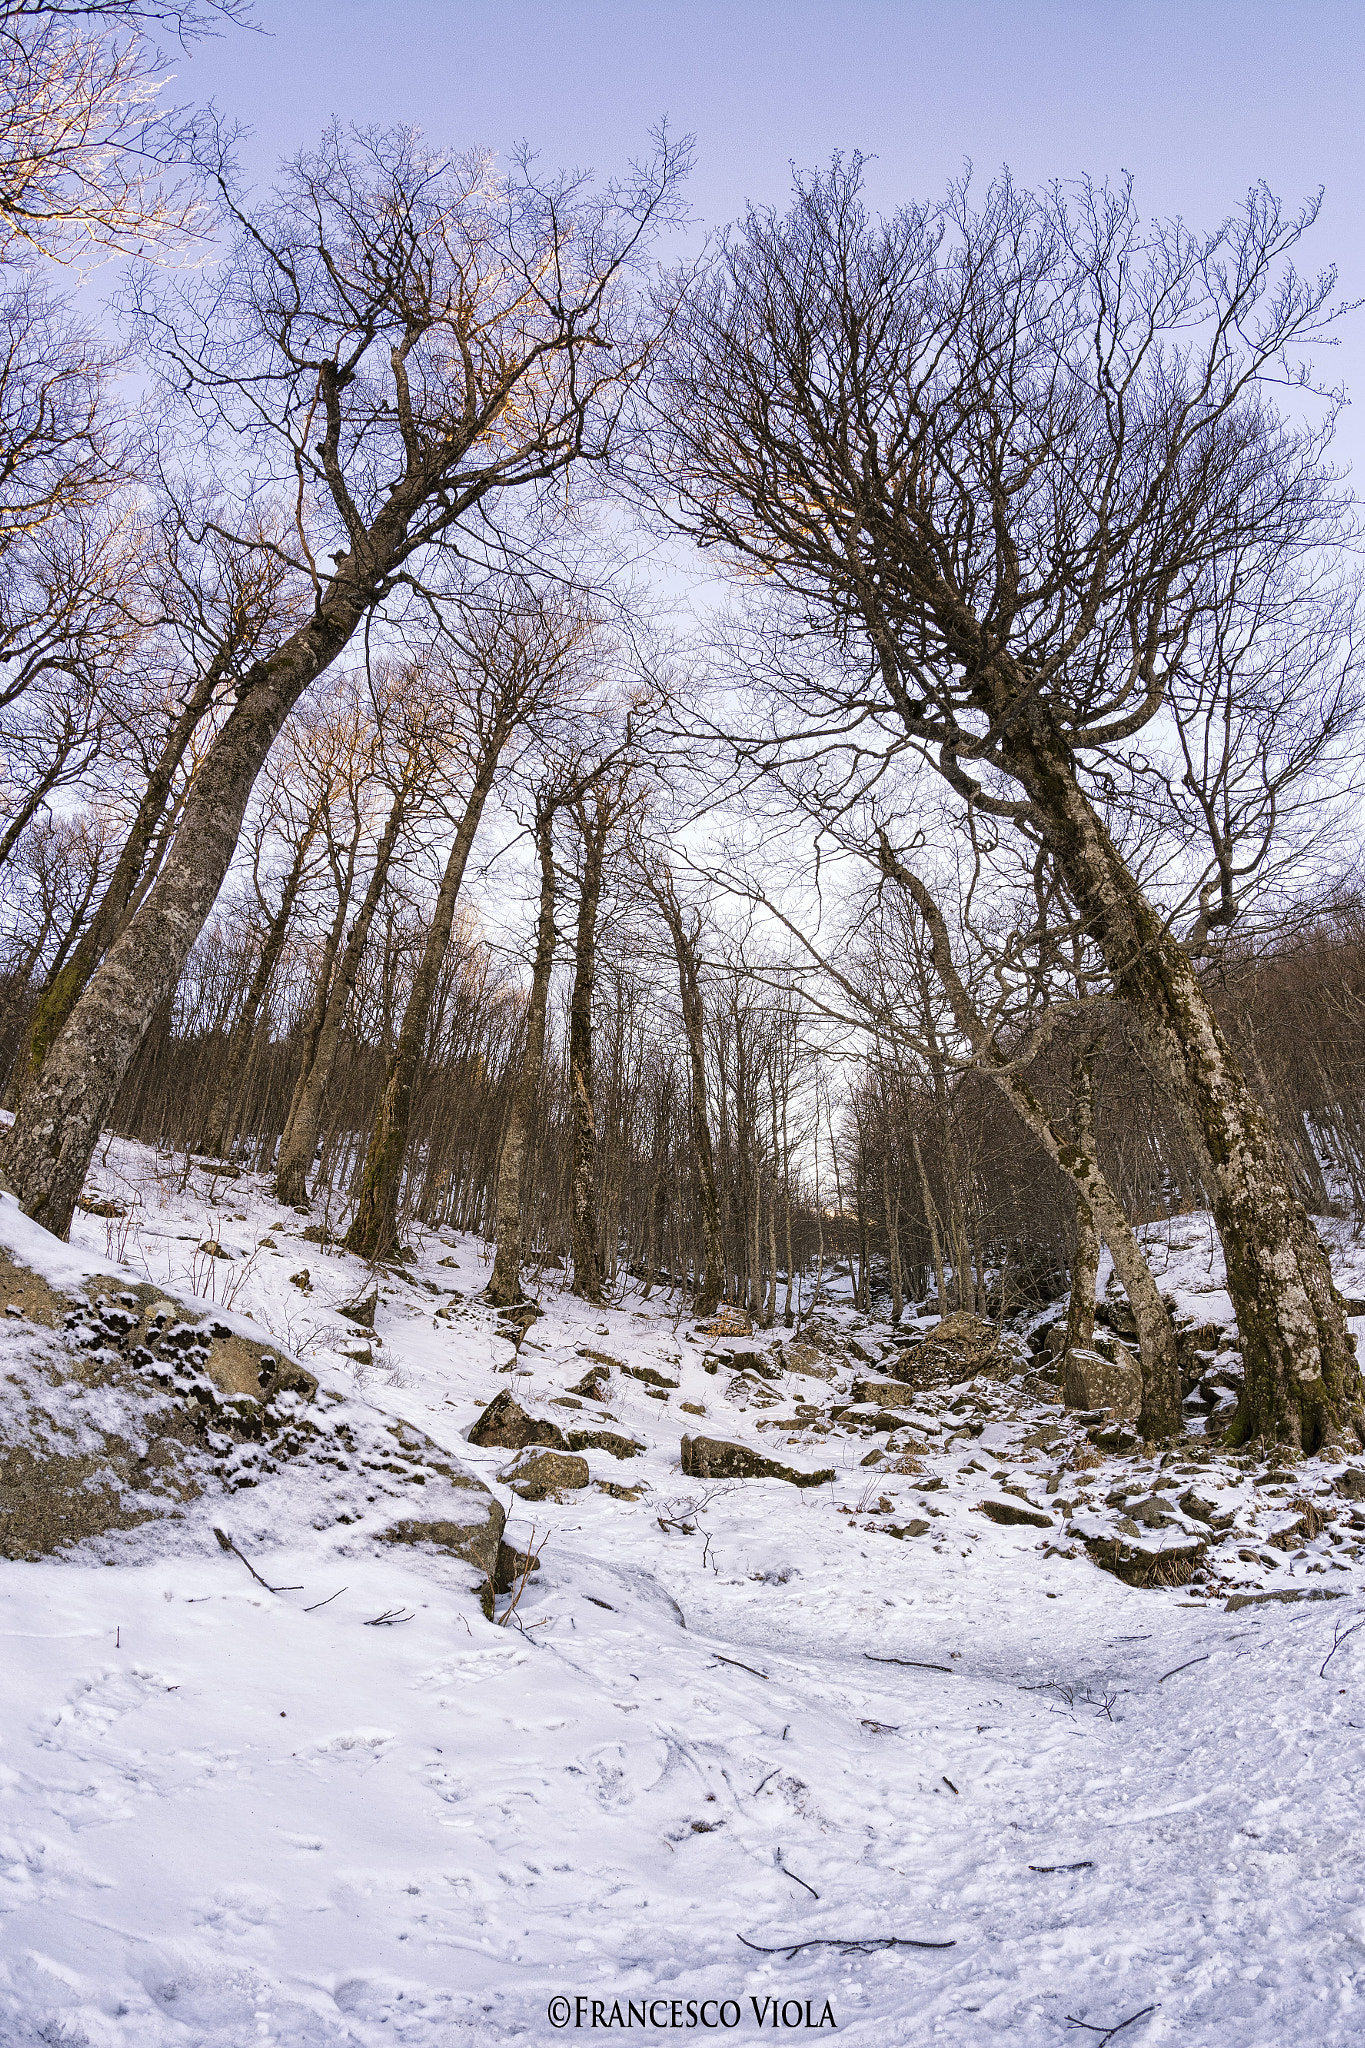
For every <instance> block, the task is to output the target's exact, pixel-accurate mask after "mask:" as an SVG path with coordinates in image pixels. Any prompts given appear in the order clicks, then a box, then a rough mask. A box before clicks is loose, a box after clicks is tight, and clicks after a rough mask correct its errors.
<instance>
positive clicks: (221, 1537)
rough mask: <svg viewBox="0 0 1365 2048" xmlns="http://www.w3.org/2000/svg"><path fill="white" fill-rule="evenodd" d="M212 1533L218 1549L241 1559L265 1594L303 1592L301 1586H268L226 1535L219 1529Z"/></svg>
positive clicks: (248, 1559) (249, 1560) (247, 1558)
mask: <svg viewBox="0 0 1365 2048" xmlns="http://www.w3.org/2000/svg"><path fill="white" fill-rule="evenodd" d="M213 1533H214V1535H215V1536H216V1537H217V1538H218V1544H219V1548H220V1549H222V1550H230V1551H231V1552H232V1555H233V1556H234V1557H241V1558H242V1563H243V1564H244V1565H245V1566H246V1568H247V1570H248V1571H249V1572H250V1573H251V1576H252V1578H253V1579H254V1580H255V1581H256V1584H257V1585H258V1586H264V1587H265V1590H266V1592H267V1593H301V1592H302V1591H303V1587H302V1586H272V1585H270V1584H269V1583H268V1581H267V1580H265V1579H263V1578H262V1577H261V1575H260V1573H259V1572H258V1571H257V1569H256V1567H255V1565H254V1564H253V1563H252V1562H251V1559H250V1558H249V1557H242V1553H241V1551H240V1550H239V1549H238V1548H237V1545H236V1544H235V1543H234V1542H233V1540H232V1538H231V1537H230V1536H228V1535H226V1534H225V1533H224V1532H223V1530H221V1529H215V1530H214V1532H213Z"/></svg>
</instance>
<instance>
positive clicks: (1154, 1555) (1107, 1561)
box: [1081, 1535, 1204, 1587]
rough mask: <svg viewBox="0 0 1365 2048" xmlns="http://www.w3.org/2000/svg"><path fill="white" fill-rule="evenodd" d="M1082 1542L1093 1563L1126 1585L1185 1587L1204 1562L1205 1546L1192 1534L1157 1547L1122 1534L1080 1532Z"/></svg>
mask: <svg viewBox="0 0 1365 2048" xmlns="http://www.w3.org/2000/svg"><path fill="white" fill-rule="evenodd" d="M1081 1541H1082V1542H1083V1543H1084V1545H1085V1548H1086V1552H1087V1554H1088V1555H1089V1557H1090V1559H1091V1561H1092V1563H1094V1564H1097V1565H1098V1566H1099V1568H1100V1570H1101V1571H1104V1572H1111V1573H1112V1574H1113V1576H1114V1577H1115V1578H1116V1579H1122V1580H1123V1582H1124V1584H1125V1585H1126V1586H1139V1587H1152V1586H1187V1585H1188V1584H1189V1582H1190V1580H1191V1579H1192V1578H1193V1576H1194V1573H1195V1569H1196V1567H1197V1566H1198V1565H1200V1564H1202V1563H1203V1561H1204V1545H1203V1543H1202V1542H1200V1541H1199V1540H1198V1538H1195V1537H1191V1538H1187V1539H1186V1540H1185V1541H1184V1542H1180V1543H1166V1544H1163V1545H1162V1547H1161V1548H1160V1549H1155V1548H1152V1547H1151V1546H1149V1545H1148V1544H1145V1543H1142V1542H1130V1541H1128V1540H1127V1539H1126V1538H1124V1537H1122V1536H1086V1535H1082V1537H1081Z"/></svg>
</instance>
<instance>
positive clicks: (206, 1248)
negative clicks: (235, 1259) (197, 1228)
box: [199, 1237, 232, 1259]
mask: <svg viewBox="0 0 1365 2048" xmlns="http://www.w3.org/2000/svg"><path fill="white" fill-rule="evenodd" d="M199 1249H200V1251H201V1252H203V1253H205V1255H206V1256H207V1257H208V1258H210V1259H230V1258H231V1257H232V1253H231V1252H225V1251H224V1250H223V1247H222V1246H221V1245H220V1244H219V1242H218V1240H217V1238H216V1237H206V1238H205V1239H204V1242H203V1243H202V1244H201V1245H200V1247H199Z"/></svg>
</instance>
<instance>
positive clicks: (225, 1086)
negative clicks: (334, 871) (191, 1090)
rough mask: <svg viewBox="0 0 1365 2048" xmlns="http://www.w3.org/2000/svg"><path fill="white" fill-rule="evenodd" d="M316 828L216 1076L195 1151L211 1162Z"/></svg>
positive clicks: (294, 866)
mask: <svg viewBox="0 0 1365 2048" xmlns="http://www.w3.org/2000/svg"><path fill="white" fill-rule="evenodd" d="M317 827H318V815H317V813H315V814H314V815H313V817H311V818H310V819H309V821H308V826H307V829H306V831H305V832H304V834H303V837H302V838H301V839H300V841H299V843H298V845H297V846H296V847H295V849H294V858H293V861H292V862H291V864H290V868H289V873H288V875H287V876H286V878H285V884H284V890H283V893H282V894H281V896H280V906H279V909H278V910H277V911H276V912H275V915H274V916H273V917H272V918H271V920H270V923H269V925H268V926H267V928H266V933H265V938H264V940H263V941H262V944H261V957H260V959H259V960H258V961H257V963H256V972H255V973H254V974H253V975H252V977H251V982H250V986H249V987H248V989H247V992H246V999H245V1001H244V1002H243V1004H242V1008H241V1013H240V1015H239V1016H238V1018H237V1022H236V1023H235V1025H234V1026H233V1028H232V1035H231V1037H230V1038H229V1039H228V1047H227V1057H226V1058H225V1059H224V1061H223V1065H222V1070H221V1072H220V1074H219V1076H218V1085H217V1086H216V1088H215V1089H214V1091H213V1101H212V1102H211V1104H210V1105H209V1112H208V1115H207V1116H206V1117H205V1119H204V1124H203V1129H202V1132H201V1134H200V1140H199V1144H198V1146H197V1148H195V1149H197V1150H198V1151H200V1152H205V1153H207V1154H208V1155H209V1157H210V1158H212V1159H221V1158H223V1157H224V1155H225V1151H226V1146H227V1141H228V1138H229V1136H230V1135H231V1133H230V1132H229V1130H228V1118H229V1116H230V1115H231V1112H232V1105H233V1100H234V1098H235V1096H236V1093H237V1081H238V1078H239V1076H240V1074H241V1071H242V1062H243V1060H244V1059H245V1058H246V1056H247V1052H248V1050H249V1048H250V1045H251V1040H252V1036H253V1034H254V1033H255V1030H256V1019H257V1018H258V1017H259V1016H260V1014H261V1005H262V1003H263V1002H264V1001H265V998H266V991H267V989H268V988H269V987H270V984H271V981H272V980H273V978H274V974H275V969H276V968H277V967H278V966H279V964H280V955H281V953H283V951H284V942H285V940H286V938H287V937H288V936H289V925H290V920H291V919H292V917H293V915H294V905H295V903H296V902H297V901H298V894H299V890H300V888H301V887H302V886H303V871H304V868H305V866H306V865H307V861H308V849H309V847H310V846H311V845H312V842H313V835H314V833H315V832H316V831H317Z"/></svg>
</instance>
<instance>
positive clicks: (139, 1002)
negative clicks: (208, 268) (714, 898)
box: [7, 132, 680, 1233]
mask: <svg viewBox="0 0 1365 2048" xmlns="http://www.w3.org/2000/svg"><path fill="white" fill-rule="evenodd" d="M679 171H680V159H679V156H678V154H677V152H676V151H674V150H673V149H672V148H671V147H670V146H665V147H663V148H662V149H661V152H660V155H659V157H658V159H657V161H656V162H655V164H654V165H653V166H652V167H651V168H650V169H649V170H648V171H646V172H643V173H641V175H640V176H639V178H638V179H637V180H636V181H635V182H634V183H633V184H632V185H631V186H629V187H628V188H626V189H625V190H620V191H610V192H608V193H607V194H606V195H605V196H603V197H601V198H600V199H593V198H592V197H591V196H590V195H589V194H588V192H587V191H586V190H585V189H584V188H583V187H582V185H581V184H574V183H572V182H565V181H561V182H559V183H557V184H555V185H552V186H549V187H546V186H544V185H542V184H539V183H537V182H536V180H535V179H534V177H533V176H532V175H531V174H530V172H529V171H528V172H526V173H525V174H524V175H522V176H520V178H519V179H516V180H513V181H511V182H501V183H500V182H499V181H498V180H496V179H495V178H494V177H493V175H492V172H491V170H490V167H489V166H488V164H487V163H486V162H485V161H484V160H483V159H482V158H463V159H458V160H447V159H441V158H438V157H436V156H433V155H432V154H431V153H429V152H426V151H424V150H423V149H422V148H421V147H420V146H419V144H418V143H417V141H416V139H415V138H414V137H413V136H412V135H411V134H407V133H402V134H397V135H380V134H375V133H369V134H366V135H365V136H363V137H358V138H354V139H352V140H347V139H345V138H343V137H342V136H341V135H340V134H338V133H335V132H333V133H332V134H330V135H328V136H327V137H326V138H325V139H324V141H323V143H322V145H321V147H320V148H319V149H318V150H316V151H314V152H312V153H310V154H308V155H305V156H303V157H301V158H299V159H298V160H297V161H296V162H295V163H294V164H293V165H292V166H291V168H290V169H289V171H288V172H287V174H286V176H285V179H284V182H283V184H282V186H281V187H280V189H279V190H278V191H277V193H276V195H275V198H274V200H273V202H271V204H269V205H267V206H266V207H265V208H264V209H263V210H261V211H260V212H259V213H255V214H248V213H247V211H246V210H245V208H244V207H243V206H241V205H240V204H238V203H237V202H236V201H235V200H233V199H232V198H231V197H230V195H228V196H226V197H225V204H227V205H228V207H229V211H230V214H231V217H232V220H233V222H234V224H235V226H236V228H237V230H238V239H237V241H236V244H235V246H234V248H233V250H232V252H231V253H230V255H229V256H228V257H227V259H226V260H225V263H224V266H223V269H222V271H221V273H220V274H219V276H218V277H217V278H216V279H205V280H204V281H203V282H202V283H200V284H198V285H196V284H193V283H189V284H185V285H181V286H178V287H177V286H175V285H171V284H168V285H167V286H166V287H164V289H163V290H162V292H161V293H160V294H159V295H156V294H152V293H150V292H147V293H145V294H144V303H143V308H142V310H143V315H144V331H145V333H146V334H147V337H148V340H149V343H151V344H152V345H153V346H155V347H156V348H157V349H159V351H160V354H161V358H162V361H163V363H164V365H165V368H166V372H167V375H168V377H169V378H170V379H171V380H172V381H173V382H175V383H177V384H178V385H179V386H180V387H181V388H182V389H184V391H185V392H186V393H187V403H190V404H192V405H195V406H197V407H198V408H199V410H200V413H201V416H202V417H203V419H204V422H205V424H206V425H208V426H211V427H212V428H213V429H214V430H215V431H221V430H222V429H223V427H224V426H227V427H229V428H231V429H236V430H238V431H240V433H241V434H242V436H243V437H244V439H245V440H247V441H249V442H250V443H251V444H254V446H255V448H256V449H257V451H258V454H259V457H260V461H261V464H262V466H263V468H264V469H266V470H267V471H269V472H270V473H272V474H274V475H276V476H278V477H280V478H281V479H284V478H289V479H292V481H293V484H294V486H295V504H296V515H297V516H296V521H295V532H294V536H293V547H292V552H291V557H290V559H291V561H292V565H293V567H294V569H295V570H296V572H297V573H299V574H301V575H302V576H304V577H305V578H306V580H307V583H308V586H309V588H310V589H311V592H312V598H313V602H312V609H311V612H310V614H309V616H308V617H307V618H306V620H305V621H304V622H303V623H302V624H301V625H299V626H298V627H296V628H295V629H294V630H293V631H292V632H289V633H287V634H286V635H285V637H283V638H282V639H281V640H279V641H278V642H277V643H276V644H275V645H273V646H271V647H269V648H268V649H266V650H264V651H262V653H261V654H260V655H259V656H258V658H257V659H256V660H255V662H254V663H253V665H252V666H251V668H250V669H249V670H248V672H247V674H246V676H245V677H244V678H243V679H242V682H241V685H240V686H239V688H238V691H237V696H236V702H235V704H234V706H233V708H232V711H231V713H230V714H229V716H228V717H227V719H226V720H225V722H224V724H223V727H222V729H221V731H220V732H219V733H218V735H217V737H216V739H215V741H214V743H213V746H212V748H211V749H210V751H209V753H208V755H207V756H206V758H205V759H204V761H203V762H202V763H201V764H200V767H199V770H198V773H197V775H196V777H195V780H194V786H193V788H192V789H191V791H190V794H189V797H188V799H187V801H186V804H185V807H184V809H183V811H182V812H181V816H180V822H179V828H178V830H177V832H176V836H175V841H174V844H173V846H172V848H171V850H170V852H169V854H168V855H167V858H166V861H165V863H164V865H163V868H162V871H161V873H160V875H159V877H158V878H157V881H156V883H155V885H154V887H153V888H152V889H151V890H150V892H149V893H148V895H147V897H146V898H145V900H144V902H143V903H142V906H141V908H140V909H139V911H138V913H137V915H136V917H135V918H134V919H133V921H132V923H131V924H130V925H129V926H128V927H127V928H126V929H125V931H124V932H123V934H122V935H121V937H120V938H119V939H118V940H117V941H116V943H115V945H114V946H113V948H112V950H111V951H110V953H109V954H108V956H107V957H106V959H105V961H104V962H103V964H102V966H101V967H100V969H99V971H98V973H97V974H96V975H95V976H94V977H93V979H92V980H91V982H90V984H89V986H88V987H87V988H86V990H85V993H84V994H83V996H82V997H81V1000H80V1002H79V1003H78V1004H77V1006H76V1009H75V1010H74V1011H73V1012H72V1014H71V1016H70V1018H69V1019H68V1021H67V1023H66V1025H65V1027H64V1028H63V1031H62V1033H61V1035H60V1037H59V1038H58V1039H57V1041H56V1042H55V1044H54V1045H53V1047H52V1050H51V1052H50V1053H49V1055H48V1058H47V1061H46V1062H45V1064H44V1068H43V1073H42V1075H41V1077H40V1079H39V1080H38V1082H37V1083H36V1084H35V1086H34V1087H33V1088H32V1089H31V1090H30V1091H29V1094H28V1096H27V1098H26V1100H25V1103H24V1105H23V1106H22V1107H21V1110H20V1113H19V1116H18V1118H17V1120H16V1123H15V1126H14V1129H13V1131H12V1132H11V1135H10V1140H9V1145H8V1149H7V1168H8V1171H9V1173H10V1176H11V1178H12V1180H13V1182H14V1185H15V1187H16V1190H17V1192H18V1193H19V1196H20V1199H21V1201H22V1203H23V1205H24V1207H25V1209H26V1211H27V1212H28V1213H30V1214H32V1215H35V1216H40V1217H41V1218H42V1220H43V1221H44V1222H45V1223H47V1224H48V1226H49V1227H50V1228H53V1229H55V1230H56V1231H58V1232H59V1233H65V1231H66V1229H67V1228H68V1227H69V1222H70V1216H71V1210H72V1205H73V1203H74V1201H75V1197H76V1194H77V1192H78V1190H79V1188H80V1185H81V1182H82V1180H83V1178H84V1175H85V1170H86V1167H87V1164H88V1162H89V1159H90V1155H91V1152H92V1150H93V1147H94V1145H95V1142H96V1140H97V1137H98V1134H99V1131H100V1128H101V1126H102V1124H103V1122H104V1119H105V1117H106V1116H107V1114H108V1111H109V1107H110V1105H111V1103H112V1102H113V1099H114V1097H115V1095H116V1093H117V1090H118V1087H119V1085H120V1083H121V1081H122V1079H123V1077H124V1075H125V1074H126V1072H127V1070H128V1066H129V1063H130V1062H131V1060H132V1058H133V1055H134V1053H135V1052H136V1050H137V1047H138V1045H139V1044H140V1043H141V1040H142V1037H143V1034H144V1032H145V1031H146V1029H147V1027H148V1024H149V1023H150V1020H151V1018H152V1017H153V1016H154V1015H155V1013H156V1011H157V1010H158V1009H159V1008H160V1006H161V1005H162V1003H164V1002H165V1001H166V999H167V997H168V995H169V994H170V992H171V990H172V989H173V988H174V986H175V983H176V979H177V977H178V975H179V973H180V970H181V968H182V966H183V964H184V961H185V959H186V956H187V954H188V952H189V949H190V947H191V945H192V944H193V942H194V939H195V937H196V936H197V934H198V933H199V931H200V930H201V929H202V928H203V925H204V922H205V919H206V918H207V916H208V913H209V910H210V908H211V906H212V903H213V901H214V898H215V896H216V895H217V892H218V889H219V886H220V885H221V882H222V879H223V876H224V874H225V872H226V870H227V867H228V863H229V861H230V860H231V858H232V852H233V848H234V846H235V844H236V840H237V834H238V832H239V830H240V827H241V821H242V817H243V814H244V811H245V807H246V803H247V800H248V798H249V796H250V793H251V789H252V786H253V784H254V782H255V779H256V776H257V775H258V773H259V772H260V768H261V765H262V762H263V761H264V759H265V757H266V754H267V753H268V751H269V749H270V747H271V745H272V744H273V742H274V740H275V737H276V735H277V734H278V732H279V731H280V728H281V726H282V724H283V722H284V719H285V718H286V717H287V715H288V713H289V711H290V709H291V708H292V706H293V705H294V704H295V703H296V702H297V700H298V698H299V696H300V695H301V694H302V692H303V691H304V690H305V689H306V688H307V687H308V685H309V684H310V683H312V682H314V681H315V680H316V679H317V677H318V676H320V675H321V674H322V673H323V672H324V671H325V670H326V669H327V668H328V667H330V665H331V664H332V662H334V661H335V660H336V658H337V656H338V655H339V654H340V653H341V652H342V651H343V650H344V648H345V647H346V646H347V645H348V643H349V642H350V640H351V637H352V635H353V634H354V633H355V632H356V631H357V630H358V628H359V627H360V625H361V623H362V622H363V621H364V620H365V619H366V618H368V617H369V616H370V615H371V614H372V612H373V611H374V610H375V608H376V607H377V606H379V605H381V604H382V603H383V602H384V601H385V600H386V599H389V598H390V597H392V596H393V595H394V594H395V593H396V592H397V593H402V592H403V591H404V590H409V591H410V590H411V588H412V586H413V584H414V582H415V581H416V579H417V577H418V575H419V571H420V570H421V566H422V563H423V560H424V559H426V560H427V561H428V563H430V558H431V557H432V555H433V553H437V552H439V551H440V549H441V548H442V547H443V546H445V545H448V544H453V536H454V535H455V533H456V532H461V533H465V532H466V531H467V530H469V531H472V528H473V526H474V524H475V522H476V521H477V519H478V518H479V517H480V516H483V517H484V518H485V519H487V518H488V517H489V516H491V513H492V511H493V501H494V500H495V499H505V498H507V497H508V496H509V494H515V493H523V494H524V493H526V492H528V491H531V490H533V489H535V488H537V487H539V486H541V485H543V484H545V483H547V482H548V480H549V479H550V478H551V477H554V476H557V475H559V474H560V473H561V472H562V471H564V470H565V469H566V468H567V467H568V466H569V465H570V464H571V463H573V462H574V461H575V460H577V459H578V458H580V457H582V458H588V459H591V458H593V457H595V456H600V455H601V454H602V452H603V450H604V449H605V447H606V445H607V440H608V437H609V434H610V431H611V427H612V423H613V420H614V416H615V412H616V409H617V407H618V405H619V402H620V396H621V392H622V390H623V388H624V387H625V386H626V385H627V384H628V383H629V381H630V380H631V379H632V378H633V377H634V376H635V375H636V374H638V372H639V370H640V368H641V366H642V365H643V363H644V362H645V360H646V359H647V357H648V354H649V350H650V347H651V344H652V330H650V329H649V328H647V326H646V325H645V324H644V323H643V321H642V319H641V317H640V316H639V314H638V312H637V310H636V309H635V307H634V306H633V304H632V302H631V301H630V298H629V295H628V292H627V290H626V283H627V275H628V271H629V267H630V265H631V264H632V263H633V262H635V261H636V259H637V256H638V254H639V252H640V251H641V249H642V247H643V245H644V242H645V240H646V238H647V236H648V235H649V233H650V232H651V231H652V229H653V227H654V226H655V225H656V224H657V222H658V220H659V218H660V215H661V212H664V211H666V209H667V206H668V204H669V202H670V196H671V193H672V190H673V186H674V184H675V182H676V179H677V177H678V175H679ZM224 182H225V186H226V181H224ZM468 544H469V543H468V540H467V541H466V546H468ZM329 555H330V559H331V561H332V563H333V566H332V568H330V569H327V568H325V567H322V566H320V565H321V564H323V562H324V560H325V558H327V557H328V556H329Z"/></svg>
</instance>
